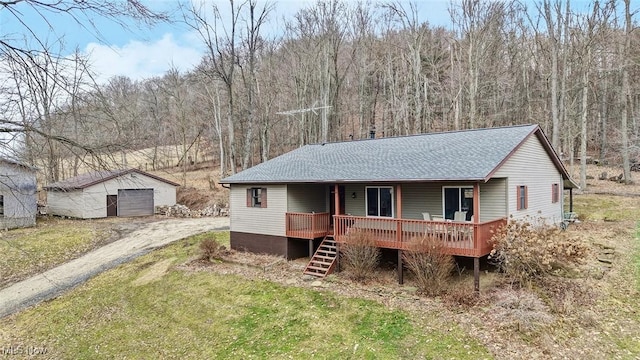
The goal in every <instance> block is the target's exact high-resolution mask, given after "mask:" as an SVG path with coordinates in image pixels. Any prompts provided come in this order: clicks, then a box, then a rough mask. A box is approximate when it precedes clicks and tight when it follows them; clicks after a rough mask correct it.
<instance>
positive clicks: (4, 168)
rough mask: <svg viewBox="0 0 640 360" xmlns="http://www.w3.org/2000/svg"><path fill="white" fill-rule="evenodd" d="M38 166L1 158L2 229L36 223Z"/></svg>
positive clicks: (0, 216)
mask: <svg viewBox="0 0 640 360" xmlns="http://www.w3.org/2000/svg"><path fill="white" fill-rule="evenodd" d="M36 208H37V206H36V168H34V167H33V166H30V165H26V164H24V163H21V162H19V161H15V160H11V159H7V158H0V229H13V228H17V227H27V226H34V225H35V224H36Z"/></svg>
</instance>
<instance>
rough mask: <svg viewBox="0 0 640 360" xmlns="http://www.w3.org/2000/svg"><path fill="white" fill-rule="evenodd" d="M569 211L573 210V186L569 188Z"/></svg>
mask: <svg viewBox="0 0 640 360" xmlns="http://www.w3.org/2000/svg"><path fill="white" fill-rule="evenodd" d="M569 212H573V188H570V189H569Z"/></svg>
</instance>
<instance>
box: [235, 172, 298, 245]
mask: <svg viewBox="0 0 640 360" xmlns="http://www.w3.org/2000/svg"><path fill="white" fill-rule="evenodd" d="M252 187H260V188H266V189H267V207H266V208H256V207H248V206H247V189H250V188H252ZM229 201H230V207H231V214H230V216H231V218H230V221H231V231H236V232H244V233H255V234H264V235H274V236H285V235H286V232H285V213H286V212H287V185H260V184H257V185H235V184H233V185H231V191H230V195H229Z"/></svg>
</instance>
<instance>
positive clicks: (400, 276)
mask: <svg viewBox="0 0 640 360" xmlns="http://www.w3.org/2000/svg"><path fill="white" fill-rule="evenodd" d="M398 284H400V285H402V284H404V273H403V266H402V250H400V249H398Z"/></svg>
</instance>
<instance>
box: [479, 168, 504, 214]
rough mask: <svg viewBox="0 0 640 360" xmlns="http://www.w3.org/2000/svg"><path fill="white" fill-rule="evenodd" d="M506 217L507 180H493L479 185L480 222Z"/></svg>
mask: <svg viewBox="0 0 640 360" xmlns="http://www.w3.org/2000/svg"><path fill="white" fill-rule="evenodd" d="M507 216H508V214H507V180H506V179H496V178H493V179H491V180H489V181H488V182H487V183H485V184H480V222H485V221H490V220H495V219H499V218H504V217H507Z"/></svg>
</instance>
